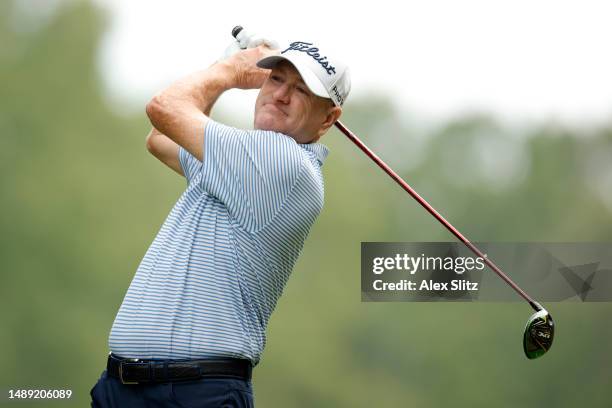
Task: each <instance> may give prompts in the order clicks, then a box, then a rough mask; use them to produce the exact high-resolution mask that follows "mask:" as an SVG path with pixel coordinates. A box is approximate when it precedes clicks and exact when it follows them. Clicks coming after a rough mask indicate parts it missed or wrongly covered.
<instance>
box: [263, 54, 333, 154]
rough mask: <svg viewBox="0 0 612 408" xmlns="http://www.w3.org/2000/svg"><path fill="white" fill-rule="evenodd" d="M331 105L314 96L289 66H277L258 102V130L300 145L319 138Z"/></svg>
mask: <svg viewBox="0 0 612 408" xmlns="http://www.w3.org/2000/svg"><path fill="white" fill-rule="evenodd" d="M328 109H329V103H328V102H327V100H326V99H325V98H321V97H319V96H317V95H315V94H313V93H312V92H311V91H310V90H309V89H308V87H307V86H306V84H305V83H304V81H303V80H302V77H301V76H300V74H299V73H298V72H297V70H296V69H295V68H294V67H293V65H291V64H290V63H285V62H281V63H279V64H277V65H276V67H274V68H273V69H272V71H271V73H270V76H269V77H268V79H266V81H265V82H264V84H263V85H262V87H261V90H260V91H259V95H258V96H257V102H256V103H255V129H262V130H273V131H276V132H280V133H284V134H286V135H289V136H292V137H293V138H294V139H296V140H297V141H298V142H299V143H309V142H311V141H312V140H313V139H314V140H316V139H318V137H319V134H318V133H319V129H320V128H321V125H322V124H323V122H324V121H325V118H326V116H327V111H328Z"/></svg>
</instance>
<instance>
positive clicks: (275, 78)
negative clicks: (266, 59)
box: [270, 75, 281, 82]
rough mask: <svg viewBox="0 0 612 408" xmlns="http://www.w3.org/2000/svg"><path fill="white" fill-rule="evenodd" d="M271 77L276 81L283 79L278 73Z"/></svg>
mask: <svg viewBox="0 0 612 408" xmlns="http://www.w3.org/2000/svg"><path fill="white" fill-rule="evenodd" d="M270 79H271V80H273V81H274V82H280V81H281V77H279V76H278V75H270Z"/></svg>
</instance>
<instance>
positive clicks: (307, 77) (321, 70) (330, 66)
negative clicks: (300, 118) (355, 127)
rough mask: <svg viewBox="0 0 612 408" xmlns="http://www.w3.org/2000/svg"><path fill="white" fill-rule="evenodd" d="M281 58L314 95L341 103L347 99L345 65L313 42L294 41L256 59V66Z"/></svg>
mask: <svg viewBox="0 0 612 408" xmlns="http://www.w3.org/2000/svg"><path fill="white" fill-rule="evenodd" d="M282 60H286V61H289V62H290V63H291V64H293V66H294V67H295V69H297V71H298V72H299V73H300V75H301V76H302V79H303V80H304V83H305V84H306V86H308V89H310V90H311V91H312V93H314V94H315V95H318V96H321V97H323V98H330V99H331V100H332V101H333V102H334V104H336V106H342V104H343V103H344V102H345V101H346V97H347V96H348V94H349V91H350V90H351V78H350V75H349V69H348V67H347V66H346V65H345V64H343V63H342V62H340V61H338V60H337V59H330V58H329V57H328V56H327V55H323V54H322V53H321V51H319V48H318V47H317V46H315V45H314V44H313V43H310V42H305V41H294V42H292V43H291V44H289V47H288V48H287V49H286V50H284V51H281V53H280V55H273V56H270V57H266V58H262V59H261V60H259V61H258V62H257V66H258V67H260V68H268V69H271V68H273V67H274V66H275V65H276V64H278V63H279V61H282Z"/></svg>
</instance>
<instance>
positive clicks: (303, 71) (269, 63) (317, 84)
mask: <svg viewBox="0 0 612 408" xmlns="http://www.w3.org/2000/svg"><path fill="white" fill-rule="evenodd" d="M280 61H289V62H290V63H291V65H293V66H294V67H295V69H296V70H297V71H298V72H299V74H300V76H301V77H302V80H303V81H304V83H305V84H306V86H307V87H308V89H310V91H311V92H312V93H313V94H315V95H317V96H320V97H322V98H328V99H331V97H330V96H329V93H328V92H327V89H325V86H323V84H322V83H321V81H319V78H317V76H316V74H315V73H314V72H312V71H311V70H310V69H309V68H308V67H305V66H304V65H303V64H300V62H299V61H294V60H293V59H292V58H289V57H285V56H284V55H271V56H269V57H265V58H262V59H260V60H259V61H257V66H258V67H259V68H266V69H272V68H274V67H275V66H276V64H278V63H279V62H280Z"/></svg>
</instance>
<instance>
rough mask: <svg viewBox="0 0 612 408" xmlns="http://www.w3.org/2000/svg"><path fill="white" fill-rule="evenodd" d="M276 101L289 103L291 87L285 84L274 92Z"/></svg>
mask: <svg viewBox="0 0 612 408" xmlns="http://www.w3.org/2000/svg"><path fill="white" fill-rule="evenodd" d="M274 99H276V100H277V101H280V102H283V103H289V100H290V99H291V87H290V86H289V85H287V84H283V85H281V86H280V87H278V88H277V89H276V90H275V91H274Z"/></svg>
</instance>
